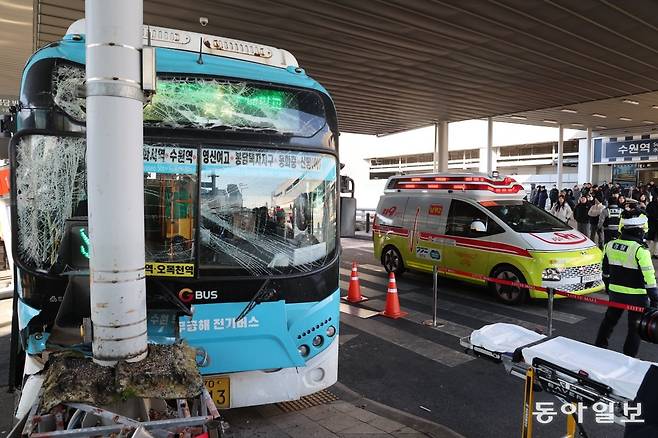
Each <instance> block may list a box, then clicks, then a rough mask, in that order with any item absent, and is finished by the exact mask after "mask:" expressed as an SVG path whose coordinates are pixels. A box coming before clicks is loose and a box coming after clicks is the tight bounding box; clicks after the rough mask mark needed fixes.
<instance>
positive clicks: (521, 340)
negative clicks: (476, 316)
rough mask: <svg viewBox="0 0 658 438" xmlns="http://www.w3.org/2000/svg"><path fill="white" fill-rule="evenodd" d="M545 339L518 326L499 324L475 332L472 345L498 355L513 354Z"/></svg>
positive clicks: (472, 334) (472, 336) (472, 335)
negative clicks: (525, 346)
mask: <svg viewBox="0 0 658 438" xmlns="http://www.w3.org/2000/svg"><path fill="white" fill-rule="evenodd" d="M545 337H546V336H544V335H540V334H539V333H536V332H533V331H532V330H528V329H527V328H524V327H521V326H518V325H514V324H506V323H502V322H499V323H497V324H490V325H485V326H484V327H482V328H481V329H479V330H473V332H472V333H471V344H472V345H477V346H478V347H482V348H484V349H487V350H489V351H495V352H498V353H513V352H514V350H516V349H517V348H519V347H522V346H524V345H528V344H531V343H533V342H537V341H539V340H541V339H543V338H545Z"/></svg>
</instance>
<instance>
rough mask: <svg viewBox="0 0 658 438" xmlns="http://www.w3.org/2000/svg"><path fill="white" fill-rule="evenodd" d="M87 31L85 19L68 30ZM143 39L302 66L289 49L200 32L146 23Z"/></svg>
mask: <svg viewBox="0 0 658 438" xmlns="http://www.w3.org/2000/svg"><path fill="white" fill-rule="evenodd" d="M85 33H86V29H85V20H84V19H80V20H77V21H75V22H74V23H73V24H71V26H69V28H68V30H67V31H66V35H84V34H85ZM149 33H150V38H149ZM143 41H144V45H147V44H150V45H151V46H154V47H163V48H168V49H178V50H185V51H187V52H195V53H199V52H201V53H204V54H207V55H218V56H223V57H226V58H234V59H241V60H243V61H251V62H256V63H259V64H265V65H269V66H272V67H279V68H287V67H299V63H298V62H297V59H295V57H294V56H293V55H292V53H290V52H288V51H287V50H284V49H278V48H276V47H272V46H266V45H263V44H258V43H252V42H249V41H242V40H234V39H232V38H225V37H219V36H213V35H206V34H201V33H197V32H188V31H185V30H176V29H169V28H166V27H160V26H149V25H144V32H143Z"/></svg>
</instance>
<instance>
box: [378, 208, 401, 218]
mask: <svg viewBox="0 0 658 438" xmlns="http://www.w3.org/2000/svg"><path fill="white" fill-rule="evenodd" d="M397 209H398V208H397V207H395V206H393V207H389V208H385V209H384V211H382V214H383V215H384V216H388V217H391V216H393V215H394V214H395V211H396V210H397Z"/></svg>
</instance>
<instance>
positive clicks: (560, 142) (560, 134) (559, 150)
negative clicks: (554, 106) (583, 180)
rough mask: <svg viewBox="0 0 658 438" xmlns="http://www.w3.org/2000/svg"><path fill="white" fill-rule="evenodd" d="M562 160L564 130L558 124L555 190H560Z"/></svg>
mask: <svg viewBox="0 0 658 438" xmlns="http://www.w3.org/2000/svg"><path fill="white" fill-rule="evenodd" d="M563 160H564V128H563V127H562V124H560V126H559V128H558V141H557V182H556V185H557V188H558V190H562V188H563V187H562V177H563V175H562V161H563Z"/></svg>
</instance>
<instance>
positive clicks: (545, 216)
mask: <svg viewBox="0 0 658 438" xmlns="http://www.w3.org/2000/svg"><path fill="white" fill-rule="evenodd" d="M481 205H482V206H483V207H486V209H487V210H489V211H490V212H491V213H493V214H494V215H495V216H496V217H498V218H499V219H500V220H502V221H503V222H505V223H506V224H507V225H508V226H509V227H510V228H512V229H513V230H514V231H516V232H517V233H546V232H551V231H567V230H570V229H571V228H570V227H569V226H567V225H566V224H565V223H564V222H562V221H561V220H559V219H557V218H556V217H555V216H553V215H552V214H550V213H549V212H547V211H545V210H542V209H540V208H538V207H536V206H534V205H532V204H530V203H529V202H526V201H515V200H509V201H486V202H482V203H481Z"/></svg>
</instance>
